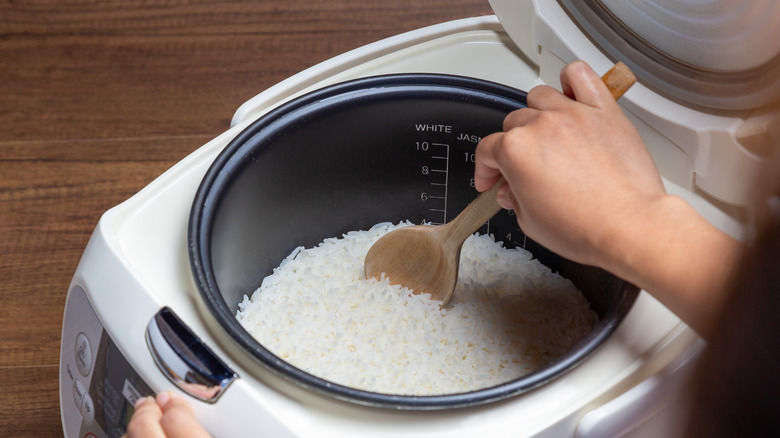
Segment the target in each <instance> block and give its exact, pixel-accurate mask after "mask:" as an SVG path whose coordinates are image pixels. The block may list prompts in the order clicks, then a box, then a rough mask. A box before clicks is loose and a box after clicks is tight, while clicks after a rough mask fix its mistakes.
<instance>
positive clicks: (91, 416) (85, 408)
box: [81, 394, 95, 423]
mask: <svg viewBox="0 0 780 438" xmlns="http://www.w3.org/2000/svg"><path fill="white" fill-rule="evenodd" d="M81 416H82V417H84V421H85V422H87V423H92V422H93V421H95V404H94V403H93V402H92V397H90V396H89V394H84V403H82V404H81Z"/></svg>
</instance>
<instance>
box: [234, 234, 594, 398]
mask: <svg viewBox="0 0 780 438" xmlns="http://www.w3.org/2000/svg"><path fill="white" fill-rule="evenodd" d="M408 225H411V224H409V223H402V224H399V225H393V224H389V223H383V224H379V225H376V226H374V227H373V228H371V229H370V230H368V231H354V232H350V233H347V234H345V235H344V236H343V237H342V238H331V239H326V240H325V241H324V242H322V243H321V244H320V245H319V246H317V247H315V248H310V249H304V248H302V247H299V248H296V249H295V250H294V251H293V252H292V254H290V255H289V256H288V257H287V258H286V259H285V260H284V261H283V262H282V263H281V265H280V266H279V267H278V268H276V269H275V270H274V272H273V274H272V275H270V276H268V277H266V278H265V280H264V281H263V283H262V285H261V286H260V288H259V289H257V290H256V291H255V292H254V293H253V294H252V297H251V298H249V297H246V296H245V297H244V300H243V302H241V303H240V304H239V311H238V313H237V315H236V317H237V319H238V321H239V322H240V323H241V324H242V325H243V326H244V327H245V328H246V330H247V331H249V333H251V334H252V335H253V336H254V337H255V338H256V339H257V340H258V341H259V342H260V343H261V344H263V345H264V346H265V347H266V348H268V349H269V350H270V351H272V352H273V353H274V354H275V355H277V356H278V357H280V358H282V359H284V360H285V361H287V362H289V363H290V364H292V365H294V366H296V367H298V368H300V369H303V370H305V371H307V372H309V373H311V374H313V375H316V376H318V377H321V378H323V379H326V380H329V381H331V382H334V383H339V384H342V385H345V386H349V387H352V388H357V389H362V390H367V391H374V392H379V393H385V394H399V395H439V394H449V393H459V392H465V391H471V390H475V389H480V388H485V387H490V386H494V385H498V384H501V383H505V382H507V381H509V380H512V379H516V378H518V377H521V376H523V375H525V374H528V373H530V372H532V371H534V370H536V369H538V368H540V367H542V366H544V365H545V364H547V363H549V362H550V361H551V360H553V359H555V358H556V357H558V356H560V355H562V354H563V353H565V352H566V351H568V350H569V349H570V348H571V347H572V346H573V345H574V344H575V343H576V342H577V341H579V340H580V339H582V338H583V337H584V336H585V335H586V334H588V333H589V332H590V331H591V330H592V329H593V327H594V326H595V325H596V323H597V322H598V316H596V314H595V313H594V312H593V311H592V310H591V309H590V307H589V305H588V302H587V300H586V299H585V298H584V297H583V296H582V294H581V293H580V292H579V291H578V290H577V289H576V287H575V286H574V285H573V284H572V283H571V282H570V281H569V280H566V279H564V278H563V277H561V276H560V275H558V274H555V273H552V272H551V271H550V269H549V268H547V267H545V266H544V265H542V264H541V263H539V262H538V261H536V260H533V259H532V256H531V254H530V253H529V252H527V251H525V250H523V249H520V248H518V249H506V248H504V247H503V246H502V244H501V243H500V242H496V241H495V240H494V239H493V238H492V237H491V236H486V235H474V236H471V237H469V239H468V240H466V242H465V244H464V245H463V250H462V253H461V259H460V272H459V275H458V284H457V287H456V288H455V293H454V295H453V299H452V301H451V304H450V305H448V306H447V307H446V308H445V309H440V308H439V307H440V306H439V302H438V301H435V300H431V299H430V295H428V294H419V295H418V294H413V293H412V292H411V290H409V289H406V288H401V287H399V286H392V285H390V284H389V282H388V281H387V280H386V279H385V280H383V281H377V280H374V279H369V280H366V279H365V276H364V274H363V260H364V258H365V256H366V253H367V252H368V250H369V248H371V245H372V244H373V243H374V242H375V241H376V240H377V239H379V238H380V237H381V236H383V235H384V234H385V233H387V232H389V231H391V230H393V229H395V228H398V227H402V226H408Z"/></svg>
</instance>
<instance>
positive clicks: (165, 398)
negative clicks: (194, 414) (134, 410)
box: [157, 391, 171, 408]
mask: <svg viewBox="0 0 780 438" xmlns="http://www.w3.org/2000/svg"><path fill="white" fill-rule="evenodd" d="M170 401H171V393H169V392H167V391H166V392H161V393H159V394H157V405H158V406H159V407H161V408H163V407H165V405H167V404H168V402H170Z"/></svg>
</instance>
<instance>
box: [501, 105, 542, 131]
mask: <svg viewBox="0 0 780 438" xmlns="http://www.w3.org/2000/svg"><path fill="white" fill-rule="evenodd" d="M538 114H539V111H538V110H536V109H534V108H521V109H519V110H515V111H512V112H511V113H509V114H508V115H507V116H506V117H505V118H504V126H503V128H504V132H506V131H509V130H510V129H512V128H520V127H523V126H525V125H527V124H528V123H530V122H531V121H532V120H533V119H534V118H535V117H536V116H537V115H538Z"/></svg>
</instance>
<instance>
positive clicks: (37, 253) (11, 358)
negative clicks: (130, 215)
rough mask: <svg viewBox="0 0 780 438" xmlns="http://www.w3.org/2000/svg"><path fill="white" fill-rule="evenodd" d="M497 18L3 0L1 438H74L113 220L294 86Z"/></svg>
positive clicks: (275, 6) (470, 10)
mask: <svg viewBox="0 0 780 438" xmlns="http://www.w3.org/2000/svg"><path fill="white" fill-rule="evenodd" d="M489 13H491V10H490V6H489V5H488V3H487V0H362V1H358V0H327V1H325V0H321V1H311V0H309V1H306V0H252V1H249V0H247V1H236V0H233V1H229V0H167V1H166V0H144V1H140V0H136V1H131V0H122V1H103V2H101V1H90V0H31V1H14V0H0V385H2V389H0V436H3V437H59V436H62V428H61V423H60V417H59V396H58V364H59V346H60V345H59V337H60V329H61V324H62V311H63V306H64V303H65V296H66V293H67V288H68V284H69V282H70V278H71V276H72V275H73V272H74V270H75V268H76V265H77V263H78V261H79V258H80V256H81V253H82V251H83V249H84V247H85V245H86V243H87V240H88V238H89V236H90V234H91V233H92V230H93V229H94V227H95V225H96V223H97V221H98V219H99V218H100V215H101V214H102V213H103V212H104V211H105V210H107V209H109V208H110V207H112V206H114V205H116V204H118V203H120V202H122V201H123V200H125V199H127V198H128V197H129V196H131V195H132V194H133V193H135V192H137V191H138V190H140V189H141V188H142V187H143V186H145V185H146V184H148V183H149V182H150V181H152V180H153V179H154V178H155V177H157V176H158V175H160V174H161V173H162V172H163V171H164V170H166V169H167V168H169V167H170V166H172V165H173V164H175V163H176V162H177V161H179V160H180V159H182V158H183V157H185V156H186V155H188V154H189V153H190V152H192V151H193V150H195V149H197V148H198V147H199V146H201V145H203V144H204V143H206V142H207V141H208V140H210V139H212V138H214V137H215V136H216V135H218V134H219V133H221V132H223V131H224V130H226V129H227V128H228V124H229V121H230V118H231V117H232V115H233V112H234V111H235V110H236V109H237V108H238V106H239V105H240V104H241V103H243V102H244V101H246V100H247V99H249V98H251V97H252V96H254V95H255V94H257V93H259V92H261V91H263V90H264V89H266V88H267V87H269V86H271V85H273V84H275V83H277V82H279V81H281V80H282V79H284V78H286V77H288V76H291V75H292V74H294V73H296V72H298V71H300V70H303V69H305V68H307V67H309V66H311V65H313V64H316V63H318V62H320V61H323V60H326V59H328V58H330V57H333V56H335V55H338V54H340V53H343V52H345V51H347V50H350V49H353V48H356V47H359V46H362V45H364V44H367V43H370V42H373V41H376V40H379V39H382V38H385V37H389V36H392V35H395V34H398V33H401V32H404V31H408V30H412V29H415V28H419V27H423V26H427V25H431V24H436V23H440V22H443V21H448V20H452V19H457V18H463V17H469V16H477V15H485V14H489Z"/></svg>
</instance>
